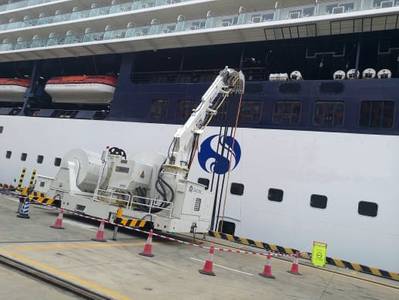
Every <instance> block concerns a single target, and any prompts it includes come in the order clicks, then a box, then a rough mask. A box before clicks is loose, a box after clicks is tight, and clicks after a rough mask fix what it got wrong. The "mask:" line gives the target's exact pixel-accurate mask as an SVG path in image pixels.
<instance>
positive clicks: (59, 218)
mask: <svg viewBox="0 0 399 300" xmlns="http://www.w3.org/2000/svg"><path fill="white" fill-rule="evenodd" d="M63 215H64V210H63V209H61V211H60V213H59V214H58V216H57V218H56V219H55V222H54V224H53V225H51V226H50V227H51V228H54V229H64V226H62V218H63Z"/></svg>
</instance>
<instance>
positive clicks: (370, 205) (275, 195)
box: [230, 183, 378, 217]
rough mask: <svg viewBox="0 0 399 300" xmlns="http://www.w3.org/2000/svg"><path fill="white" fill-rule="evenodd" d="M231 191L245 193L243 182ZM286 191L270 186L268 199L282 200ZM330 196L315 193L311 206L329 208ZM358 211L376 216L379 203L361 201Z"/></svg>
mask: <svg viewBox="0 0 399 300" xmlns="http://www.w3.org/2000/svg"><path fill="white" fill-rule="evenodd" d="M230 193H231V194H233V195H238V196H242V195H244V185H243V184H241V183H232V184H231V186H230ZM283 198H284V191H283V190H281V189H275V188H270V189H269V191H268V195H267V199H268V200H269V201H273V202H282V201H283ZM327 202H328V198H327V196H325V195H317V194H313V195H311V196H310V206H311V207H314V208H319V209H326V208H327ZM357 212H358V214H359V215H361V216H367V217H376V216H377V214H378V204H377V203H374V202H367V201H359V203H358V209H357Z"/></svg>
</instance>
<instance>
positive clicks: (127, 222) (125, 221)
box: [114, 217, 152, 228]
mask: <svg viewBox="0 0 399 300" xmlns="http://www.w3.org/2000/svg"><path fill="white" fill-rule="evenodd" d="M114 223H115V224H120V225H123V226H127V227H132V228H148V227H150V226H152V222H150V221H146V220H139V219H133V218H125V217H122V218H118V217H117V218H115V220H114Z"/></svg>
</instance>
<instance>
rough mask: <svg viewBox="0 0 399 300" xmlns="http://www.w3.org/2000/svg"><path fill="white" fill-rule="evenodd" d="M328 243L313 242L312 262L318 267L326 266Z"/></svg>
mask: <svg viewBox="0 0 399 300" xmlns="http://www.w3.org/2000/svg"><path fill="white" fill-rule="evenodd" d="M326 257H327V244H326V243H322V242H313V249H312V264H313V265H315V266H316V267H324V266H325V265H326Z"/></svg>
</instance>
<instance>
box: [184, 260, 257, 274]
mask: <svg viewBox="0 0 399 300" xmlns="http://www.w3.org/2000/svg"><path fill="white" fill-rule="evenodd" d="M190 259H192V260H195V261H199V262H202V263H203V262H205V261H204V260H202V259H198V258H194V257H190ZM213 265H214V266H215V267H218V268H221V269H225V270H228V271H233V272H237V273H240V274H244V275H248V276H254V275H255V274H251V273H247V272H243V271H240V270H236V269H232V268H229V267H225V266H222V265H218V264H215V263H214V264H213Z"/></svg>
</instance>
